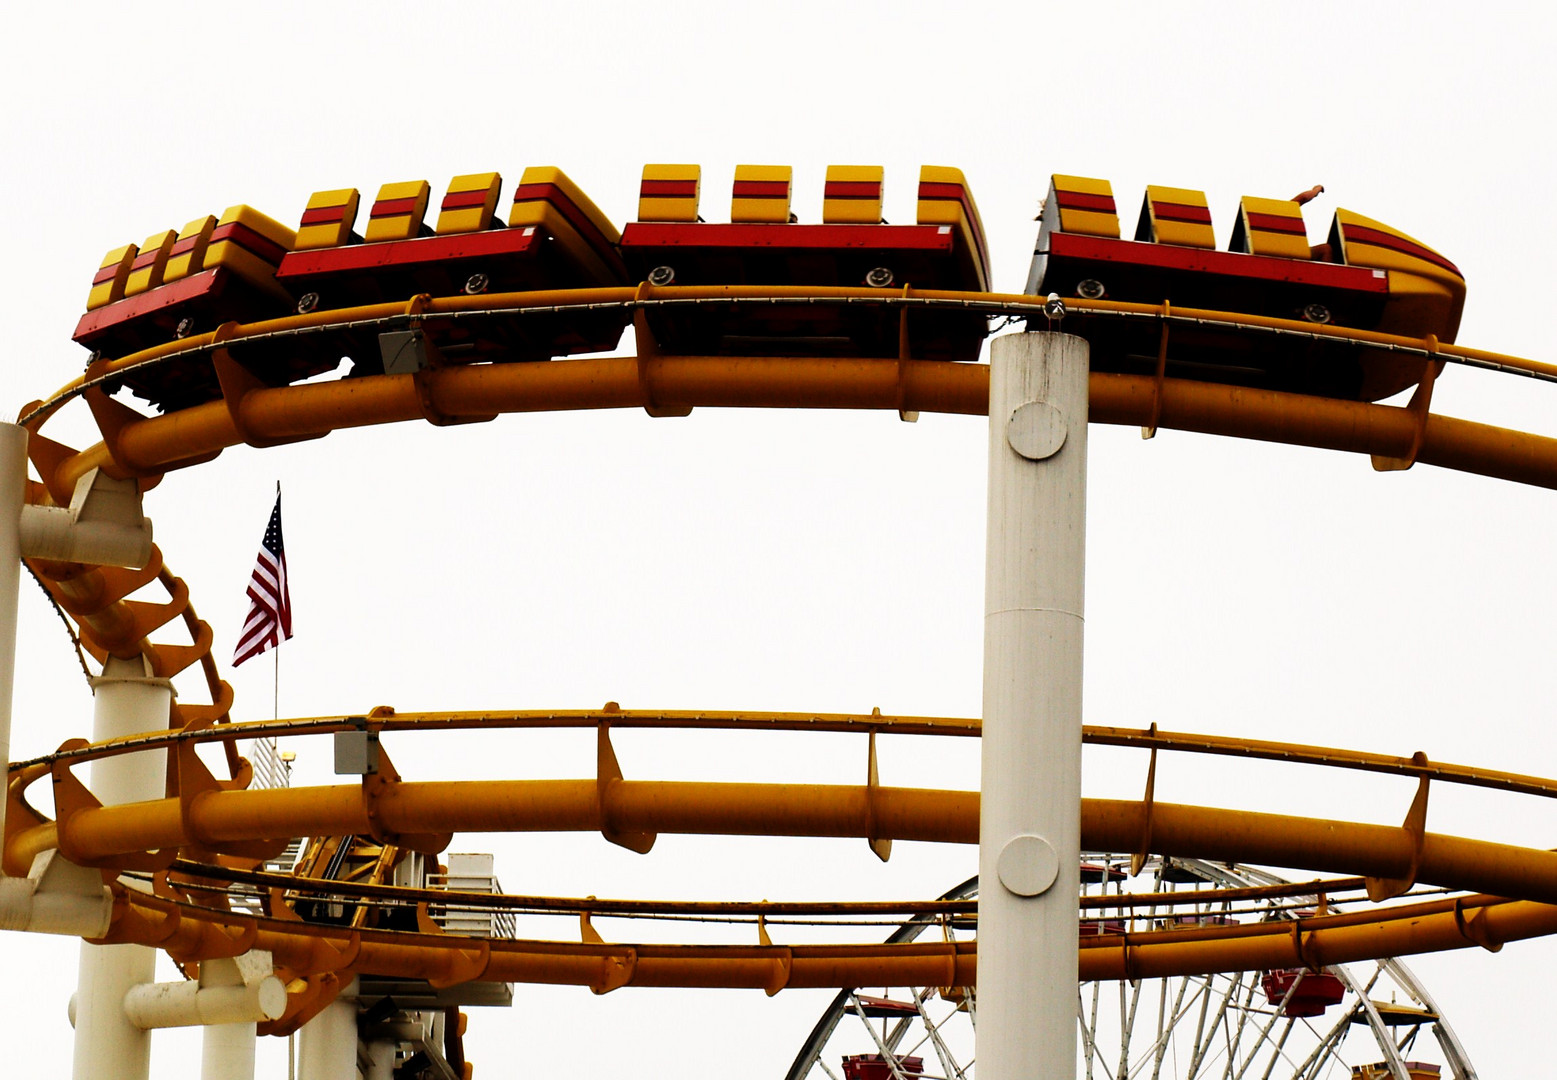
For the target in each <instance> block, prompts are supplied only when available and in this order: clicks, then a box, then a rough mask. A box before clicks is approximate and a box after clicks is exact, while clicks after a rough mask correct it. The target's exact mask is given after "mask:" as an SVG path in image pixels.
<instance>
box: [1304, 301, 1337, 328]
mask: <svg viewBox="0 0 1557 1080" xmlns="http://www.w3.org/2000/svg"><path fill="white" fill-rule="evenodd" d="M1303 318H1305V319H1307V320H1308V321H1309V322H1316V323H1327V322H1329V321H1330V309H1329V308H1327V307H1325V306H1324V305H1323V304H1309V305H1308V306H1307V307H1305V308H1304V309H1303Z"/></svg>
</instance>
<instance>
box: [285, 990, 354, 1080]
mask: <svg viewBox="0 0 1557 1080" xmlns="http://www.w3.org/2000/svg"><path fill="white" fill-rule="evenodd" d="M356 995H357V983H356V981H355V980H353V981H352V984H351V985H350V986H348V987H347V988H346V989H345V990H343V991H342V992H341V994H340V996H339V997H337V998H336V999H335V1000H334V1001H332V1002H330V1004H329V1005H327V1006H326V1007H325V1008H324V1010H323V1011H322V1012H320V1013H319V1015H318V1016H315V1017H314V1018H313V1019H312V1020H310V1021H308V1023H306V1024H304V1025H303V1037H302V1039H301V1042H302V1046H301V1048H300V1049H299V1051H298V1061H297V1074H298V1077H299V1080H352V1077H354V1076H355V1075H356V1071H357V997H356Z"/></svg>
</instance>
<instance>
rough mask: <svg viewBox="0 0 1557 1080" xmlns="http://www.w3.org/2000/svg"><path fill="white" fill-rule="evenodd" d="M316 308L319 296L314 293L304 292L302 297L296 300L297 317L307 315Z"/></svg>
mask: <svg viewBox="0 0 1557 1080" xmlns="http://www.w3.org/2000/svg"><path fill="white" fill-rule="evenodd" d="M318 306H319V294H318V293H316V292H305V293H304V294H303V295H302V296H300V297H298V298H297V313H298V314H299V315H307V314H308V313H309V312H310V311H313V310H314V309H315V308H317V307H318Z"/></svg>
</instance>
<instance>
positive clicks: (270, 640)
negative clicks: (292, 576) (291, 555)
mask: <svg viewBox="0 0 1557 1080" xmlns="http://www.w3.org/2000/svg"><path fill="white" fill-rule="evenodd" d="M248 591H249V617H248V619H247V621H245V622H244V624H243V630H242V632H241V633H239V635H238V648H237V649H236V650H235V651H234V653H233V658H232V664H233V667H237V666H238V665H239V664H241V663H243V662H244V661H245V660H248V659H250V658H252V657H255V656H258V655H260V653H263V652H265V651H266V650H268V649H273V648H275V647H276V646H278V645H280V644H281V643H282V642H283V641H285V640H287V639H288V638H290V637H291V636H292V598H291V596H290V595H288V593H287V556H286V548H285V547H284V546H283V544H282V542H281V493H280V492H279V491H278V492H277V493H276V508H275V509H274V510H272V511H271V512H270V523H269V524H268V525H266V526H265V538H264V539H263V540H262V541H260V549H259V554H258V555H257V556H256V557H255V560H254V572H253V574H251V575H250V576H249V590H248Z"/></svg>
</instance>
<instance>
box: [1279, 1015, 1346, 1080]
mask: <svg viewBox="0 0 1557 1080" xmlns="http://www.w3.org/2000/svg"><path fill="white" fill-rule="evenodd" d="M1355 1012H1356V1010H1355V1009H1347V1010H1346V1011H1345V1012H1344V1013H1342V1014H1341V1018H1340V1019H1339V1020H1337V1021H1336V1022H1335V1026H1334V1027H1332V1028H1331V1029H1330V1030H1329V1031H1328V1032H1326V1034H1325V1037H1324V1038H1323V1039H1321V1040H1320V1041H1319V1045H1318V1046H1316V1047H1314V1052H1313V1053H1312V1054H1309V1055H1308V1057H1307V1058H1306V1059H1305V1060H1304V1061H1303V1064H1302V1065H1299V1066H1298V1069H1297V1071H1296V1072H1295V1073H1293V1074H1292V1076H1293V1080H1314V1078H1315V1077H1316V1076H1318V1075H1319V1067H1320V1066H1321V1065H1323V1064H1324V1063H1325V1059H1326V1058H1327V1057H1329V1056H1330V1055H1331V1054H1332V1052H1333V1050H1334V1047H1335V1046H1336V1044H1338V1043H1339V1042H1340V1041H1341V1035H1342V1033H1344V1032H1345V1031H1346V1029H1347V1028H1348V1027H1350V1026H1351V1022H1352V1014H1353V1013H1355Z"/></svg>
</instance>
